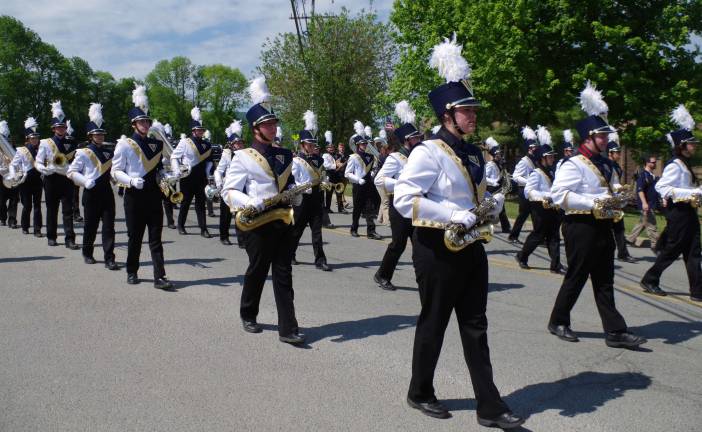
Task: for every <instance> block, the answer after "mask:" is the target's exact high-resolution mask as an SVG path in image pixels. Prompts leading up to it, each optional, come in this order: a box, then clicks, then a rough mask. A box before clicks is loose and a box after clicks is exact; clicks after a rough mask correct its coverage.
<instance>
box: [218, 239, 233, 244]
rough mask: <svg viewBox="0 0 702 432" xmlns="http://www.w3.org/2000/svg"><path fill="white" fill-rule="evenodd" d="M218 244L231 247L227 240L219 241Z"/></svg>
mask: <svg viewBox="0 0 702 432" xmlns="http://www.w3.org/2000/svg"><path fill="white" fill-rule="evenodd" d="M219 242H220V243H222V244H223V245H224V246H231V245H232V242H231V241H229V239H220V240H219Z"/></svg>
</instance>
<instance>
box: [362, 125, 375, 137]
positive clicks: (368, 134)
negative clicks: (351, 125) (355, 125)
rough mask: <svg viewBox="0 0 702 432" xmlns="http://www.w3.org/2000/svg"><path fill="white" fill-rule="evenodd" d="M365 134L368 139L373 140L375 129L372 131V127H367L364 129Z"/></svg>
mask: <svg viewBox="0 0 702 432" xmlns="http://www.w3.org/2000/svg"><path fill="white" fill-rule="evenodd" d="M363 133H364V134H365V135H366V136H367V137H368V138H372V137H373V129H371V127H370V126H366V127H365V128H363Z"/></svg>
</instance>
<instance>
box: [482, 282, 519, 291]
mask: <svg viewBox="0 0 702 432" xmlns="http://www.w3.org/2000/svg"><path fill="white" fill-rule="evenodd" d="M517 288H524V284H520V283H498V282H490V283H489V284H488V292H499V291H507V290H510V289H517Z"/></svg>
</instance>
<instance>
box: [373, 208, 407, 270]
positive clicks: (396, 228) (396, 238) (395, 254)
mask: <svg viewBox="0 0 702 432" xmlns="http://www.w3.org/2000/svg"><path fill="white" fill-rule="evenodd" d="M388 199H389V200H390V208H389V210H388V215H389V217H390V229H391V230H392V241H391V242H390V244H389V245H388V248H387V249H386V250H385V255H383V262H381V263H380V268H379V269H378V277H380V278H382V279H385V280H388V281H389V280H391V279H392V275H393V273H395V267H397V263H398V261H400V257H401V256H402V253H403V252H404V251H405V248H406V247H407V239H409V238H411V237H412V231H413V227H412V220H411V219H407V218H404V217H402V215H400V213H398V212H397V210H395V206H394V205H393V203H392V199H393V197H392V195H390V196H389V197H388Z"/></svg>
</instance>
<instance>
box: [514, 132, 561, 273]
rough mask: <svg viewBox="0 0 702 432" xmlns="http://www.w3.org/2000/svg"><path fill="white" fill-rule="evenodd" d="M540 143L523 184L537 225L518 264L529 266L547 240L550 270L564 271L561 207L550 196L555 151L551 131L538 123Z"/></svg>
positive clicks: (532, 217) (523, 248)
mask: <svg viewBox="0 0 702 432" xmlns="http://www.w3.org/2000/svg"><path fill="white" fill-rule="evenodd" d="M537 134H538V137H539V143H540V144H541V145H540V146H539V147H538V148H537V149H536V151H535V152H534V157H535V159H536V160H537V161H538V162H536V169H534V171H532V173H531V174H529V178H528V179H527V184H526V186H525V187H524V195H525V196H526V197H527V199H528V200H529V202H530V205H531V220H532V221H534V229H533V230H532V231H531V233H529V236H528V237H527V238H526V241H525V242H524V246H522V250H521V251H520V252H517V255H516V256H515V258H516V260H517V263H519V267H521V268H523V269H529V268H530V267H529V264H528V261H529V256H530V255H531V254H532V253H533V252H534V251H535V250H536V248H537V247H538V246H539V245H540V244H541V243H542V242H544V241H546V244H547V246H548V255H549V257H550V258H551V273H557V274H561V273H565V272H564V267H563V266H562V265H561V252H560V247H561V238H560V235H559V234H558V229H559V228H560V226H561V224H560V219H559V215H558V210H557V209H556V207H555V206H554V205H553V200H552V198H551V186H552V184H553V172H552V171H551V169H552V167H553V160H554V157H555V155H556V152H554V151H553V147H551V134H550V133H549V132H548V130H547V129H546V128H545V127H544V126H539V128H538V130H537Z"/></svg>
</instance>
